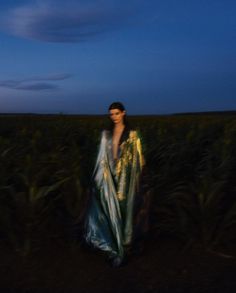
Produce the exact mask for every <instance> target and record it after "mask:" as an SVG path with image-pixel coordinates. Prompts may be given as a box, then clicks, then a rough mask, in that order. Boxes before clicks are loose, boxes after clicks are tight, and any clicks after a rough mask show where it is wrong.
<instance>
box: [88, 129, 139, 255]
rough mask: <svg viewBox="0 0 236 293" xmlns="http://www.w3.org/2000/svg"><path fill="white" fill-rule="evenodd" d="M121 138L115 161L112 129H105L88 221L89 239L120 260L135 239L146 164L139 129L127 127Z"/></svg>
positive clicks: (95, 171)
mask: <svg viewBox="0 0 236 293" xmlns="http://www.w3.org/2000/svg"><path fill="white" fill-rule="evenodd" d="M122 137H123V141H121V140H120V144H119V147H118V157H117V159H116V160H114V159H113V150H112V131H110V130H103V131H102V135H101V141H100V145H99V150H98V155H97V159H96V164H95V167H94V171H93V176H92V178H93V183H94V184H93V187H92V196H91V201H90V205H89V209H88V212H87V216H86V221H85V240H86V242H87V243H88V244H89V245H90V246H92V247H94V248H97V249H100V250H102V251H104V252H107V253H108V255H109V256H110V257H111V258H117V257H118V258H119V259H120V260H122V259H123V257H124V247H125V246H126V245H129V244H131V243H132V240H133V231H134V229H133V226H134V221H133V220H134V201H135V196H136V193H137V192H138V189H139V181H140V176H141V172H142V168H143V166H144V157H143V154H142V145H141V138H140V134H139V131H137V130H130V129H128V131H127V129H126V137H125V138H124V136H123V134H122Z"/></svg>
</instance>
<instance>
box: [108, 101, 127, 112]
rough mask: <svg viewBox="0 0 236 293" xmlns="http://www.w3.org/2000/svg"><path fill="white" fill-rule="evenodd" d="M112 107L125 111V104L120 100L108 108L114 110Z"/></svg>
mask: <svg viewBox="0 0 236 293" xmlns="http://www.w3.org/2000/svg"><path fill="white" fill-rule="evenodd" d="M112 109H118V110H120V111H125V107H124V105H123V104H122V103H120V102H114V103H112V104H111V105H110V106H109V108H108V110H112Z"/></svg>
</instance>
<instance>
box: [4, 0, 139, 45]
mask: <svg viewBox="0 0 236 293" xmlns="http://www.w3.org/2000/svg"><path fill="white" fill-rule="evenodd" d="M139 1H140V0H136V1H134V0H129V1H126V2H124V0H120V1H114V0H87V1H85V0H77V1H75V0H74V1H73V0H68V1H62V0H41V1H36V2H34V3H31V4H27V5H23V6H19V7H16V8H14V9H12V10H10V11H8V13H6V14H5V16H4V20H3V23H2V25H3V26H4V27H5V29H6V30H7V31H8V32H10V33H11V34H13V35H15V36H19V37H24V38H29V39H37V40H40V41H45V42H81V41H87V40H89V39H91V38H94V37H95V36H97V35H100V34H102V33H104V32H107V31H113V30H115V29H116V28H118V27H120V26H122V25H124V24H125V23H126V21H127V20H128V19H129V18H130V17H132V15H133V14H134V13H135V10H136V6H137V3H138V2H139Z"/></svg>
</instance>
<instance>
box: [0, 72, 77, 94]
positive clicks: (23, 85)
mask: <svg viewBox="0 0 236 293" xmlns="http://www.w3.org/2000/svg"><path fill="white" fill-rule="evenodd" d="M71 76H72V75H71V74H66V73H63V74H54V75H48V76H45V77H43V76H38V77H37V76H36V77H31V78H27V79H18V80H0V87H5V88H9V89H16V90H31V91H42V90H53V89H57V88H58V86H57V85H55V84H52V83H48V82H47V81H61V80H65V79H68V78H70V77H71ZM40 81H44V82H40Z"/></svg>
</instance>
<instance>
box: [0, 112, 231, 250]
mask: <svg viewBox="0 0 236 293" xmlns="http://www.w3.org/2000/svg"><path fill="white" fill-rule="evenodd" d="M128 120H129V122H130V124H131V125H132V126H134V127H137V128H139V129H140V132H141V134H142V140H143V151H144V156H145V159H146V164H147V176H148V178H147V179H148V180H147V184H148V188H149V189H150V191H151V194H152V196H151V208H150V233H151V234H155V235H159V237H162V235H171V236H172V237H176V238H178V239H180V240H181V241H183V245H184V246H186V247H187V246H191V245H200V246H201V247H203V248H204V249H209V250H214V249H216V250H217V249H220V247H222V246H224V245H227V243H234V242H235V241H236V183H235V178H234V177H235V176H236V117H235V116H233V115H229V114H228V115H227V114H215V115H213V114H212V115H210V114H201V115H200V114H199V115H173V116H172V115H169V116H136V117H135V116H130V117H129V119H128ZM107 122H108V118H107V117H104V116H66V115H25V116H23V115H19V116H18V115H15V116H14V115H12V116H11V115H2V116H0V240H1V242H4V243H7V244H8V245H10V246H11V247H12V249H14V250H15V251H18V252H19V253H20V254H22V255H29V254H30V253H31V252H32V251H34V250H37V249H40V246H41V245H42V243H43V241H46V240H49V241H50V240H51V239H53V238H54V237H61V239H63V241H68V242H70V243H71V242H76V241H78V242H79V240H78V239H79V237H78V235H79V233H80V221H81V217H82V214H83V210H84V202H85V201H86V196H87V194H88V190H89V185H90V177H91V174H92V170H93V166H94V162H95V158H96V154H97V149H98V143H99V139H100V133H101V129H102V128H103V127H104V126H105V125H106V123H107Z"/></svg>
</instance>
